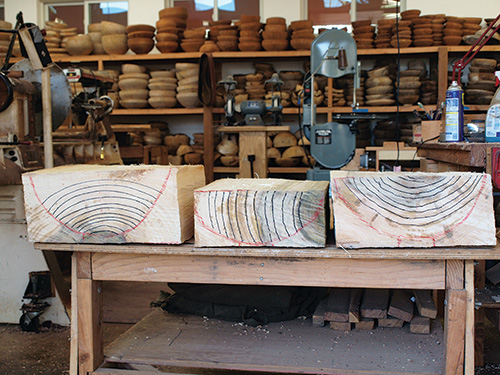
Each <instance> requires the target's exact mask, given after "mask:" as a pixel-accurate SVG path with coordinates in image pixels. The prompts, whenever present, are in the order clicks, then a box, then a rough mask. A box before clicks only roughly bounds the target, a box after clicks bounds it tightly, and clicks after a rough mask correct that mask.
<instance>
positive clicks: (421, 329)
mask: <svg viewBox="0 0 500 375" xmlns="http://www.w3.org/2000/svg"><path fill="white" fill-rule="evenodd" d="M410 332H411V333H417V334H422V335H428V334H429V333H431V320H430V319H429V318H426V317H425V316H414V317H413V319H412V320H411V322H410Z"/></svg>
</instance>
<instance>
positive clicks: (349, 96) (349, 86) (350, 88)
mask: <svg viewBox="0 0 500 375" xmlns="http://www.w3.org/2000/svg"><path fill="white" fill-rule="evenodd" d="M336 86H337V87H339V88H343V89H344V92H345V99H346V101H347V105H352V101H353V98H354V77H353V76H348V77H342V78H339V79H337V80H336ZM365 94H366V89H365V77H363V76H361V77H359V88H357V89H356V101H357V102H358V104H359V105H365Z"/></svg>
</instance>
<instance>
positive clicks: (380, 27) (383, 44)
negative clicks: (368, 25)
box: [374, 19, 395, 48]
mask: <svg viewBox="0 0 500 375" xmlns="http://www.w3.org/2000/svg"><path fill="white" fill-rule="evenodd" d="M394 22H395V20H394V19H380V20H379V21H378V24H377V36H376V37H375V40H374V41H375V48H390V47H392V46H391V38H392V34H393V33H392V25H393V24H394Z"/></svg>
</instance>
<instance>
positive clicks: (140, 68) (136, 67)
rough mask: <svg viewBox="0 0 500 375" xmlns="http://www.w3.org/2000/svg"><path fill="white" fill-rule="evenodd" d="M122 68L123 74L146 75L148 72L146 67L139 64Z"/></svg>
mask: <svg viewBox="0 0 500 375" xmlns="http://www.w3.org/2000/svg"><path fill="white" fill-rule="evenodd" d="M121 68H122V72H123V74H130V73H146V71H147V68H146V67H145V66H143V65H137V64H122V66H121ZM146 78H147V77H146Z"/></svg>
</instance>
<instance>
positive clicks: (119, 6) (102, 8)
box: [45, 0, 128, 34]
mask: <svg viewBox="0 0 500 375" xmlns="http://www.w3.org/2000/svg"><path fill="white" fill-rule="evenodd" d="M127 12H128V1H96V0H83V1H73V2H67V3H60V2H58V3H49V2H47V3H45V19H46V20H47V21H54V20H55V19H56V18H59V19H61V20H63V21H64V22H65V23H67V24H68V26H69V27H76V28H77V32H78V33H79V34H83V33H85V32H86V29H87V25H89V24H91V23H98V22H101V21H112V22H116V23H119V24H121V25H125V26H126V25H127Z"/></svg>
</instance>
